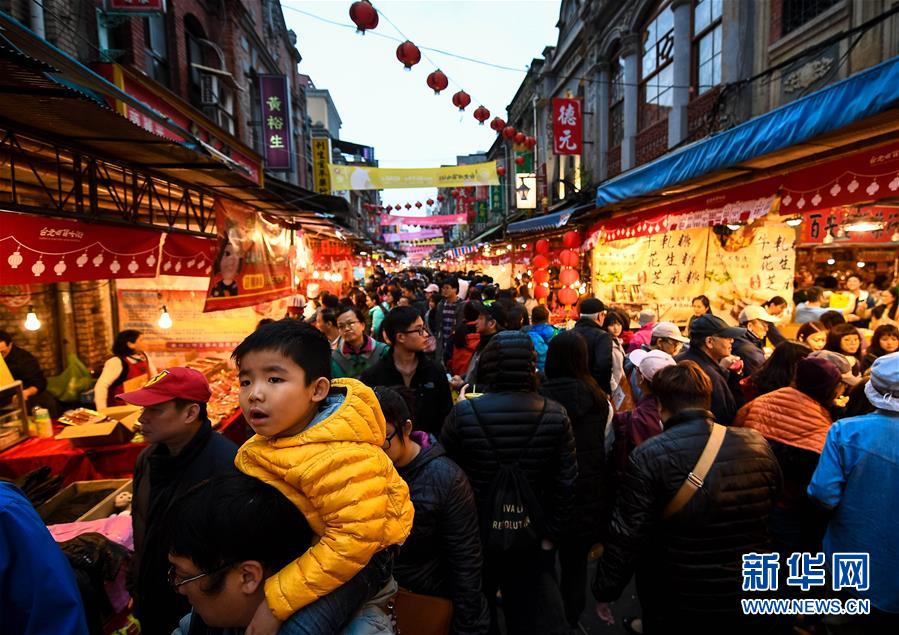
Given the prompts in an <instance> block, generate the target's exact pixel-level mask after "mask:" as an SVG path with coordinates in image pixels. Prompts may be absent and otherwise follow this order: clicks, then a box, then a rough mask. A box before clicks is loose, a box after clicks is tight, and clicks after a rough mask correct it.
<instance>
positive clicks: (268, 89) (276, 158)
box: [259, 75, 293, 170]
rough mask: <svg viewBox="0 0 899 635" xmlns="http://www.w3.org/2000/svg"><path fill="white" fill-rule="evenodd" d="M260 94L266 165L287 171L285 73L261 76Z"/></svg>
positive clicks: (288, 147)
mask: <svg viewBox="0 0 899 635" xmlns="http://www.w3.org/2000/svg"><path fill="white" fill-rule="evenodd" d="M259 93H260V95H261V98H262V130H263V133H262V138H263V141H264V143H265V167H266V168H268V169H269V170H290V169H291V166H292V165H293V162H292V161H291V153H290V140H291V135H290V99H289V94H288V92H287V76H285V75H260V76H259Z"/></svg>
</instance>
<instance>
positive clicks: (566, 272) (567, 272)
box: [559, 269, 580, 285]
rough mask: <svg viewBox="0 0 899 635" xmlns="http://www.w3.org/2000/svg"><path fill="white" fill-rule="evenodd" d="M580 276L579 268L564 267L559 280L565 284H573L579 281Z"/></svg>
mask: <svg viewBox="0 0 899 635" xmlns="http://www.w3.org/2000/svg"><path fill="white" fill-rule="evenodd" d="M578 278H580V276H579V275H578V272H577V269H562V271H560V272H559V282H561V283H562V284H564V285H572V284H574V283H575V282H577V281H578Z"/></svg>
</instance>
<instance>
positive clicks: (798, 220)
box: [787, 216, 802, 227]
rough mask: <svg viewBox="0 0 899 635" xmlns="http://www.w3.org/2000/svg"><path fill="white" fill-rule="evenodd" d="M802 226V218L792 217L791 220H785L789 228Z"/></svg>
mask: <svg viewBox="0 0 899 635" xmlns="http://www.w3.org/2000/svg"><path fill="white" fill-rule="evenodd" d="M801 224H802V216H794V217H793V218H788V219H787V225H788V226H789V227H799V226H800V225H801Z"/></svg>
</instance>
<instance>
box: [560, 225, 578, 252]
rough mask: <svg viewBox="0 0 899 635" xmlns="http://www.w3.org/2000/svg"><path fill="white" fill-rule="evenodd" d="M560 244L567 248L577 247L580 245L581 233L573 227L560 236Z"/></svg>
mask: <svg viewBox="0 0 899 635" xmlns="http://www.w3.org/2000/svg"><path fill="white" fill-rule="evenodd" d="M562 244H563V245H565V246H566V247H568V248H569V249H577V248H578V247H580V246H581V235H580V234H579V233H578V232H576V231H575V230H573V229H572V230H571V231H569V232H565V235H564V236H562Z"/></svg>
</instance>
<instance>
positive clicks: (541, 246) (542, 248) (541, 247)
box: [534, 238, 549, 264]
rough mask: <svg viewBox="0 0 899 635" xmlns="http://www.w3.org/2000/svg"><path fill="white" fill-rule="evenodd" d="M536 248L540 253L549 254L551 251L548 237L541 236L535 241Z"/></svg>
mask: <svg viewBox="0 0 899 635" xmlns="http://www.w3.org/2000/svg"><path fill="white" fill-rule="evenodd" d="M534 249H535V250H536V251H537V253H538V254H542V255H544V256H545V255H547V254H548V253H549V241H548V240H547V239H546V238H541V239H540V240H538V241H537V242H536V243H535V245H534ZM547 264H548V263H547Z"/></svg>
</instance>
